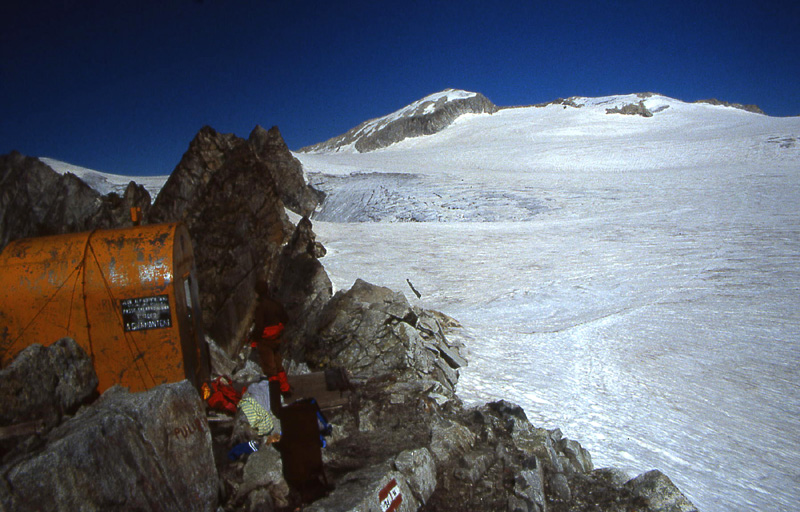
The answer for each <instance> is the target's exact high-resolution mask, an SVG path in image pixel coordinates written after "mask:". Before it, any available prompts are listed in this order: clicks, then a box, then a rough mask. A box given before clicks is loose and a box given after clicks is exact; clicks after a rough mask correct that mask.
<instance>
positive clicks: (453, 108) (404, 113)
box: [299, 89, 499, 153]
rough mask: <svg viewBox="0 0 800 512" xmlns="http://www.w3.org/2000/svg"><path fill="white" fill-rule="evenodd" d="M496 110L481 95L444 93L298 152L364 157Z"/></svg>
mask: <svg viewBox="0 0 800 512" xmlns="http://www.w3.org/2000/svg"><path fill="white" fill-rule="evenodd" d="M498 110H499V109H498V107H497V106H496V105H495V104H494V103H492V102H491V101H489V99H488V98H486V96H484V95H483V94H480V93H477V92H469V91H463V90H460V89H445V90H444V91H441V92H438V93H434V94H430V95H428V96H425V97H424V98H422V99H421V100H418V101H415V102H414V103H411V104H410V105H408V106H406V107H403V108H401V109H400V110H397V111H395V112H393V113H391V114H389V115H386V116H383V117H379V118H377V119H370V120H369V121H365V122H363V123H361V124H360V125H358V126H356V127H355V128H353V129H352V130H350V131H348V132H347V133H345V134H343V135H339V136H337V137H333V138H331V139H328V140H326V141H325V142H321V143H319V144H314V145H312V146H306V147H304V148H301V149H300V150H299V152H300V153H316V152H323V151H341V150H351V151H352V150H355V151H356V152H358V153H366V152H369V151H374V150H376V149H380V148H384V147H386V146H389V145H391V144H394V143H395V142H400V141H401V140H404V139H407V138H409V137H419V136H420V135H432V134H434V133H436V132H438V131H441V130H443V129H444V128H447V127H448V126H450V124H451V123H452V122H453V121H455V120H456V119H457V118H458V117H459V116H461V115H463V114H484V113H488V114H493V113H494V112H497V111H498Z"/></svg>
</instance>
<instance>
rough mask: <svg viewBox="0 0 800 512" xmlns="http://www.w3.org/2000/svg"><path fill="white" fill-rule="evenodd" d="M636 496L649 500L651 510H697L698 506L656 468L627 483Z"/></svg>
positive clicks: (688, 511)
mask: <svg viewBox="0 0 800 512" xmlns="http://www.w3.org/2000/svg"><path fill="white" fill-rule="evenodd" d="M625 487H626V488H628V489H630V490H631V492H633V494H634V495H635V496H638V497H640V498H644V499H645V500H647V504H648V510H649V511H651V512H697V508H695V506H694V505H692V503H691V502H690V501H689V500H688V498H686V496H684V494H683V493H682V492H681V491H680V489H678V488H677V487H676V486H675V484H674V483H672V480H670V479H669V478H668V477H667V476H666V475H665V474H664V473H662V472H661V471H658V470H657V469H654V470H652V471H648V472H646V473H643V474H641V475H639V476H637V477H636V478H634V479H633V480H631V481H630V482H628V483H627V484H625Z"/></svg>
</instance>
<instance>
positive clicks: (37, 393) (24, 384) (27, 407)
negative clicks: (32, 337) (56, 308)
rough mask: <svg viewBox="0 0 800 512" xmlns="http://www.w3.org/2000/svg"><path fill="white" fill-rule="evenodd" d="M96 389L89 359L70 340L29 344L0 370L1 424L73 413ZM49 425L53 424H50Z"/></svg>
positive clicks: (95, 381) (52, 417) (53, 418)
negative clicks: (46, 344)
mask: <svg viewBox="0 0 800 512" xmlns="http://www.w3.org/2000/svg"><path fill="white" fill-rule="evenodd" d="M95 388H97V374H96V373H95V371H94V366H93V365H92V360H91V359H90V358H89V356H88V355H87V354H86V352H85V351H84V350H83V348H81V347H80V345H78V344H77V343H76V342H75V340H73V339H72V338H62V339H60V340H58V341H57V342H55V343H53V344H52V345H50V346H49V347H45V346H42V345H39V344H35V345H31V346H29V347H28V348H26V349H25V350H23V351H22V352H20V353H19V354H18V355H17V357H16V358H15V359H14V360H13V361H12V362H11V364H10V365H8V366H7V367H6V368H4V369H2V370H0V403H2V404H3V407H2V409H0V425H1V426H6V425H10V424H13V423H21V422H24V421H31V420H37V419H45V420H47V421H48V422H51V421H53V420H56V422H57V420H59V419H60V418H61V417H62V416H63V415H65V414H72V413H74V412H75V410H76V409H77V408H78V406H80V405H81V404H83V403H85V402H86V400H87V399H88V398H90V397H91V396H92V395H93V394H94V392H95ZM51 426H52V425H51Z"/></svg>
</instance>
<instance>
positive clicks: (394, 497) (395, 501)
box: [378, 478, 403, 512]
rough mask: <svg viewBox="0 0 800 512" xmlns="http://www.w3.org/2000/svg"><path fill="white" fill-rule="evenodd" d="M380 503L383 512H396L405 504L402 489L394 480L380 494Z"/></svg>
mask: <svg viewBox="0 0 800 512" xmlns="http://www.w3.org/2000/svg"><path fill="white" fill-rule="evenodd" d="M378 501H379V502H380V504H381V512H394V511H395V510H397V509H398V508H399V507H400V504H401V503H403V495H402V494H400V487H399V486H398V485H397V481H396V480H395V479H394V478H392V481H391V482H389V483H388V484H386V487H384V488H383V489H381V492H379V493H378Z"/></svg>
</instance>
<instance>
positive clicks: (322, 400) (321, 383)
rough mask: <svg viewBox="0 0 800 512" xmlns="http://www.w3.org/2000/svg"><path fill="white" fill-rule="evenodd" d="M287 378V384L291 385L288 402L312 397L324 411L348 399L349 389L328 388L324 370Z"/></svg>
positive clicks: (344, 402) (344, 403)
mask: <svg viewBox="0 0 800 512" xmlns="http://www.w3.org/2000/svg"><path fill="white" fill-rule="evenodd" d="M288 379H289V385H290V386H291V387H292V395H291V397H289V400H288V401H289V402H293V401H295V400H300V399H301V398H313V399H315V400H316V401H317V404H319V408H320V409H322V410H323V411H324V410H329V409H336V408H337V407H342V406H344V405H346V404H347V403H348V402H349V400H350V392H349V391H347V390H340V389H333V390H331V389H328V384H327V381H326V379H325V372H314V373H305V374H301V375H289V377H288Z"/></svg>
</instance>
